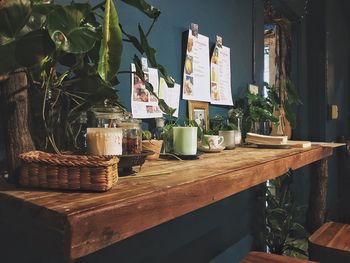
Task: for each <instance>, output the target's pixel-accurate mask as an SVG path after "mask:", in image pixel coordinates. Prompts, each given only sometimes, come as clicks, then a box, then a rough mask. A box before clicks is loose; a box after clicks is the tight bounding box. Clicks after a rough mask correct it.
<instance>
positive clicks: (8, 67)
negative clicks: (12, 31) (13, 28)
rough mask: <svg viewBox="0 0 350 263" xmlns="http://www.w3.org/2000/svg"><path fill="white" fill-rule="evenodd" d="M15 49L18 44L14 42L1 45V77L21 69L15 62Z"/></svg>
mask: <svg viewBox="0 0 350 263" xmlns="http://www.w3.org/2000/svg"><path fill="white" fill-rule="evenodd" d="M15 47H16V43H15V42H14V41H12V42H9V43H7V44H5V45H0V58H1V59H0V75H3V74H7V73H9V72H12V71H14V70H15V69H17V68H20V65H19V64H18V63H17V62H16V60H15Z"/></svg>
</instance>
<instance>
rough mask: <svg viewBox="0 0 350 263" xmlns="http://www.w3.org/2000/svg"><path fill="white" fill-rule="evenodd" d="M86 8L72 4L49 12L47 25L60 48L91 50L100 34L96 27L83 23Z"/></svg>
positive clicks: (80, 51) (73, 51) (79, 52)
mask: <svg viewBox="0 0 350 263" xmlns="http://www.w3.org/2000/svg"><path fill="white" fill-rule="evenodd" d="M85 11H86V8H81V6H76V5H71V6H65V7H58V8H56V9H55V10H53V11H52V12H50V13H49V14H48V19H47V26H48V29H49V33H50V36H51V39H52V40H53V41H54V43H55V44H56V47H57V48H58V49H62V50H63V51H65V52H68V53H74V54H82V53H86V52H88V51H89V50H91V49H92V48H93V47H94V45H95V42H96V40H97V39H98V37H99V35H98V33H97V32H96V30H95V28H94V27H92V26H89V25H84V24H82V22H83V19H84V18H85V15H86V13H84V12H85Z"/></svg>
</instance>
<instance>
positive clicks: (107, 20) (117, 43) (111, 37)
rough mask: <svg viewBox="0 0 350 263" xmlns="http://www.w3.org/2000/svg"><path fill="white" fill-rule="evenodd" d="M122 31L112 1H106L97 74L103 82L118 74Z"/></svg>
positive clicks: (121, 48)
mask: <svg viewBox="0 0 350 263" xmlns="http://www.w3.org/2000/svg"><path fill="white" fill-rule="evenodd" d="M122 43H123V42H122V31H121V29H120V27H119V18H118V14H117V10H116V8H115V6H114V3H113V0H107V1H106V5H105V16H104V23H103V38H102V42H101V48H100V60H99V62H98V73H99V74H100V76H101V78H102V79H103V80H104V81H107V82H108V81H110V80H111V79H112V78H113V77H114V76H115V75H116V74H117V72H118V70H119V66H120V62H121V56H122V50H123V45H122Z"/></svg>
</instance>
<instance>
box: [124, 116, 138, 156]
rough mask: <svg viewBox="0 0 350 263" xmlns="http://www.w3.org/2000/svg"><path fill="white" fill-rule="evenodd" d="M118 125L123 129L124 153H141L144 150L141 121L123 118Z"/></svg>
mask: <svg viewBox="0 0 350 263" xmlns="http://www.w3.org/2000/svg"><path fill="white" fill-rule="evenodd" d="M118 127H119V128H122V129H123V145H122V148H123V154H140V153H141V152H142V129H141V121H140V120H137V119H127V120H122V121H121V122H119V123H118Z"/></svg>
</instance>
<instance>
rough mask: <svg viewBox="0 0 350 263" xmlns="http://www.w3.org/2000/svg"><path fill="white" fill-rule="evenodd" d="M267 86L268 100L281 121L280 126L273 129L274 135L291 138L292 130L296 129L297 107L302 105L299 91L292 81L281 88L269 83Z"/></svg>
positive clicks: (288, 81)
mask: <svg viewBox="0 0 350 263" xmlns="http://www.w3.org/2000/svg"><path fill="white" fill-rule="evenodd" d="M265 86H266V89H267V99H268V100H269V101H270V103H271V104H272V105H273V106H274V115H275V116H277V117H278V118H279V119H280V121H279V126H278V127H273V129H272V134H276V135H287V136H288V138H290V137H291V135H292V129H293V128H295V127H296V114H295V112H294V110H295V107H296V106H298V105H301V104H302V102H301V100H300V98H299V94H298V92H297V89H296V88H295V86H294V84H293V82H292V81H290V80H287V82H286V83H285V84H284V85H281V86H275V85H272V86H269V85H268V84H267V83H265Z"/></svg>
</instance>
